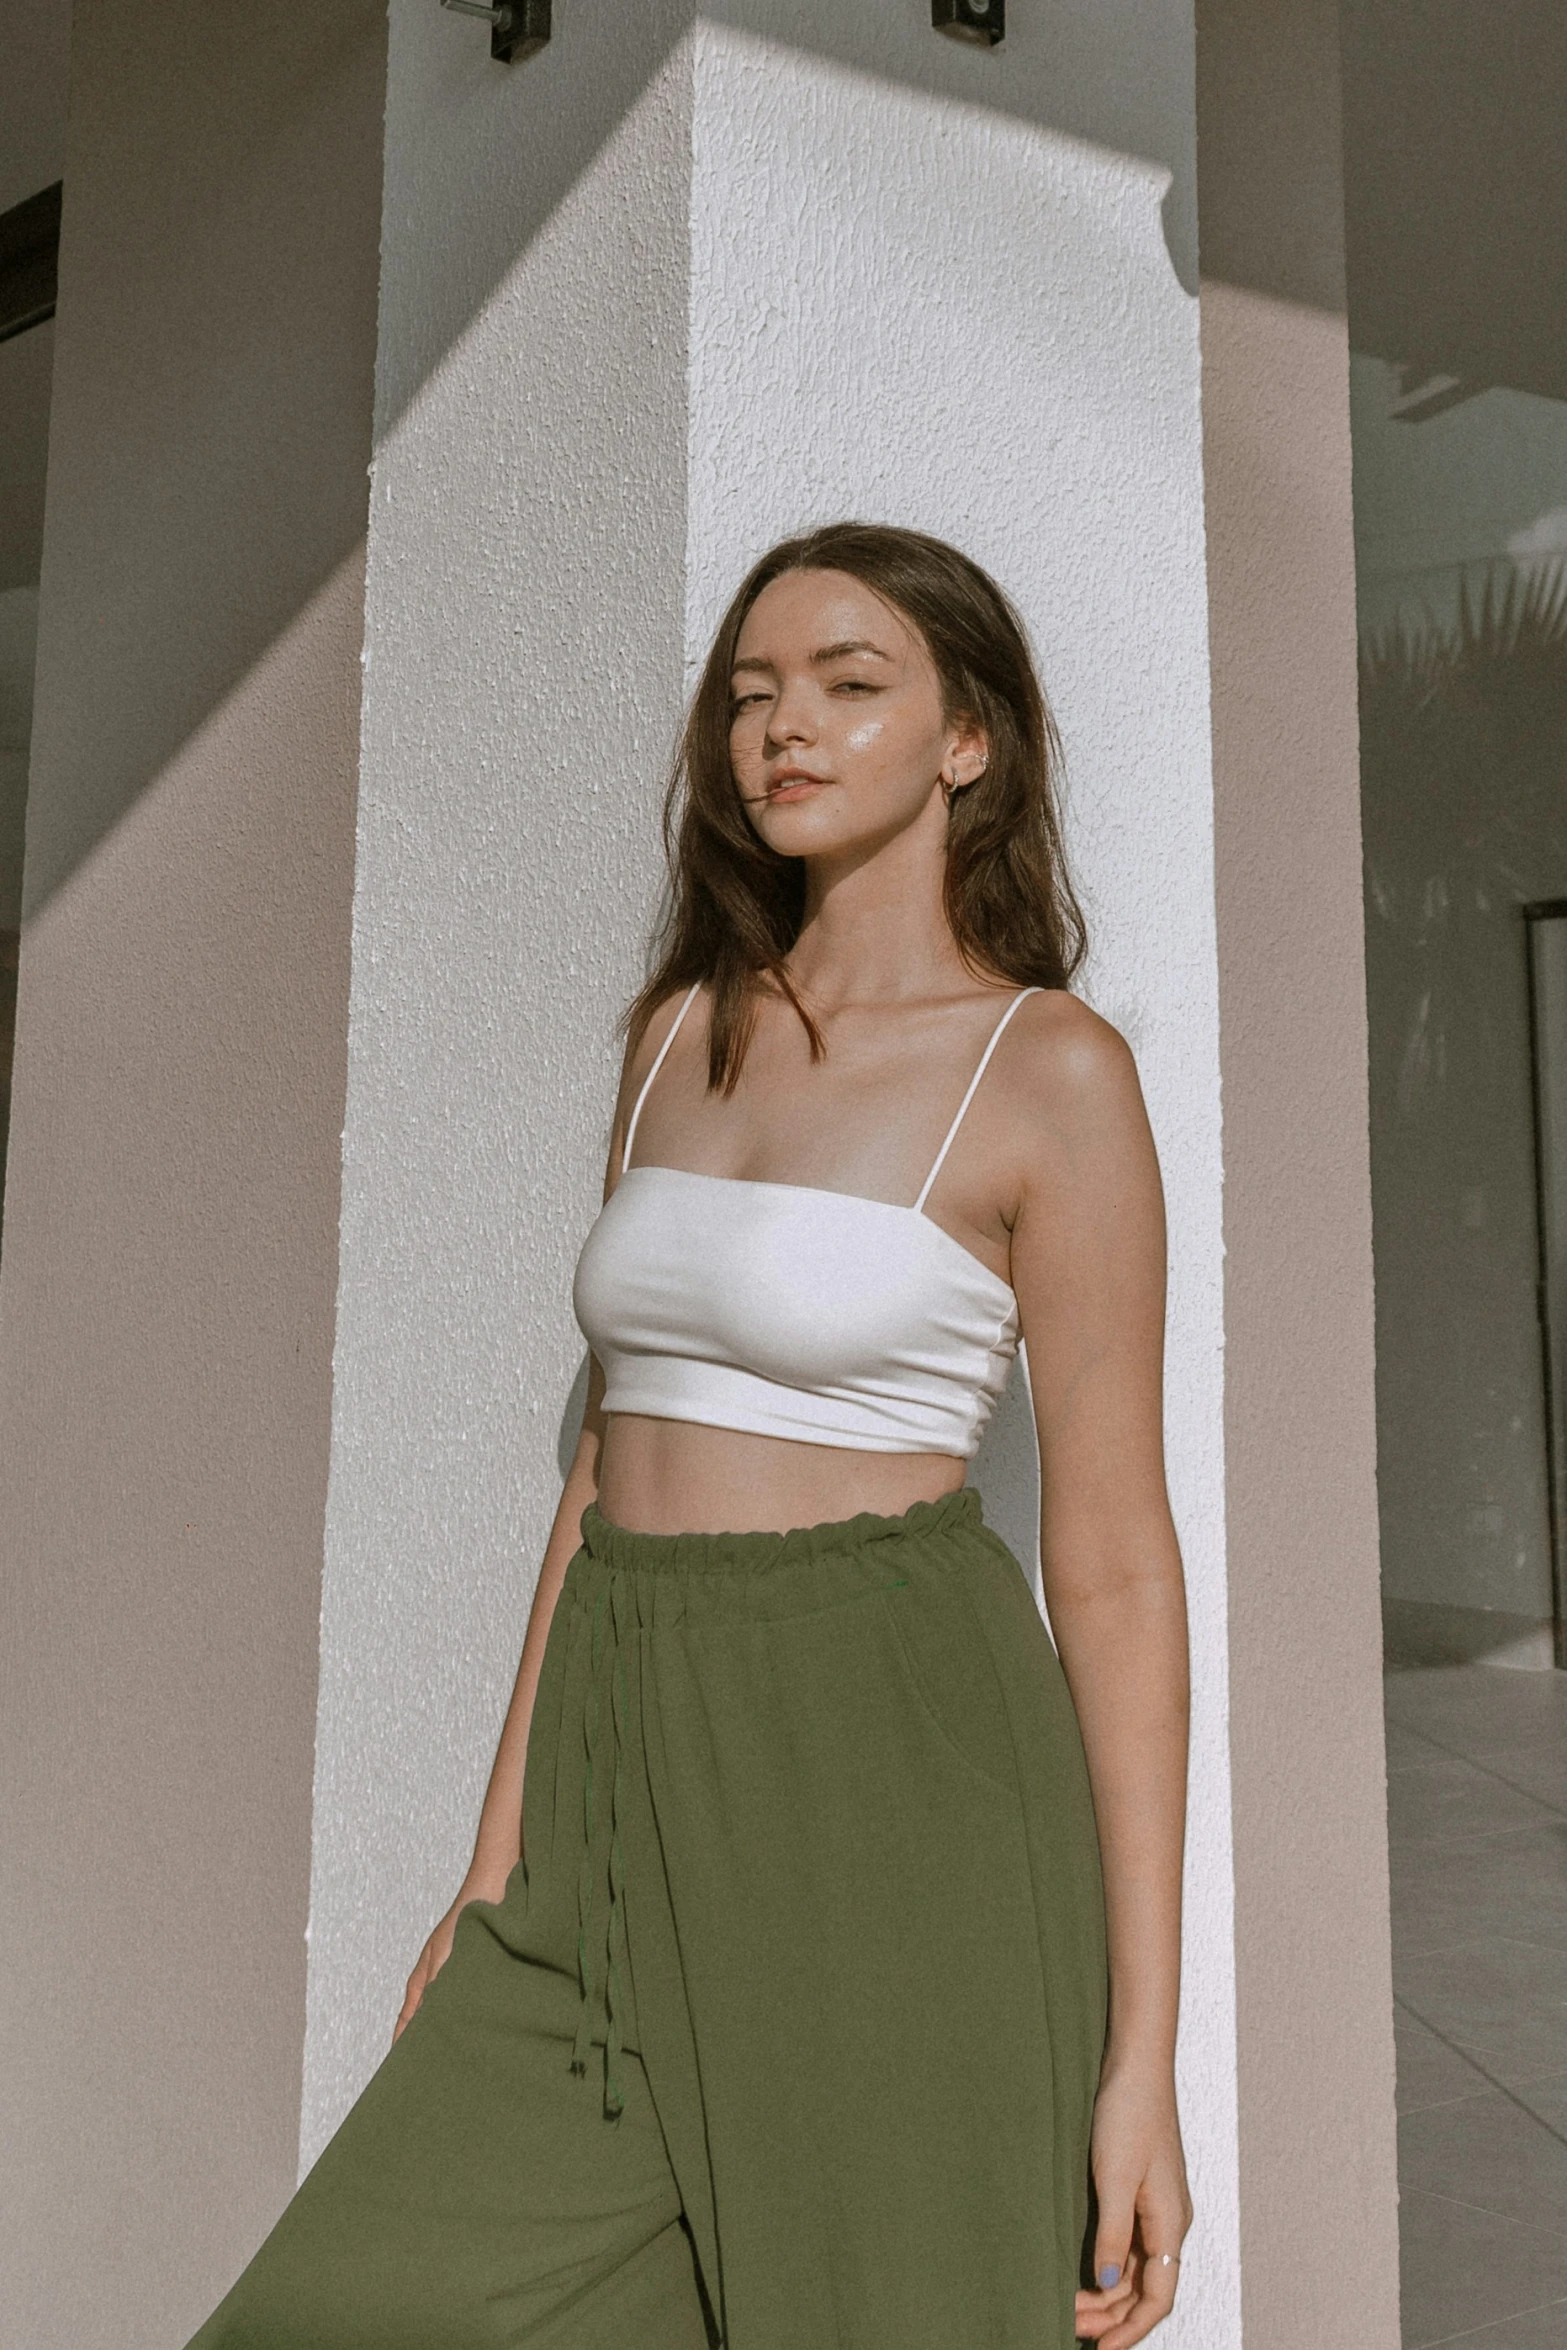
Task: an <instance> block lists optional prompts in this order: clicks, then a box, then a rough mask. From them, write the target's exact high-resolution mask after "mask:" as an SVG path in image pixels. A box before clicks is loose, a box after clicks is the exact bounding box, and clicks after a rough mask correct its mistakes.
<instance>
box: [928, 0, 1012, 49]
mask: <svg viewBox="0 0 1567 2350" xmlns="http://www.w3.org/2000/svg"><path fill="white" fill-rule="evenodd" d="M930 21H931V23H932V24H933V25H934V26H935V28H936V30H937V32H938V33H946V34H947V35H948V36H949V37H950V38H951V39H952V40H954V41H973V42H975V43H976V44H977V45H978V46H979V47H980V48H982V49H994V47H995V45H996V43H997V42H998V41H999V40H1000V39H1001V37H1002V35H1003V34H1004V33H1005V31H1006V29H1007V0H930Z"/></svg>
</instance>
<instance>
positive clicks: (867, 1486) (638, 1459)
mask: <svg viewBox="0 0 1567 2350" xmlns="http://www.w3.org/2000/svg"><path fill="white" fill-rule="evenodd" d="M964 1466H965V1464H964V1463H963V1462H962V1461H960V1460H956V1459H954V1458H953V1456H952V1455H951V1454H950V1453H944V1452H851V1451H849V1450H848V1449H847V1448H846V1447H844V1446H841V1445H832V1444H796V1443H795V1442H794V1441H793V1440H792V1439H789V1438H785V1437H780V1436H753V1435H749V1434H746V1433H744V1432H743V1431H741V1430H740V1429H737V1428H707V1427H701V1426H698V1425H697V1424H696V1423H695V1422H693V1421H689V1420H654V1419H648V1418H644V1417H642V1416H641V1415H639V1414H637V1413H632V1412H612V1413H610V1415H609V1417H608V1420H607V1422H606V1424H605V1433H604V1447H603V1453H602V1456H601V1459H600V1464H599V1481H598V1506H599V1508H600V1510H601V1511H602V1512H603V1514H604V1516H605V1517H606V1518H608V1519H609V1520H610V1521H611V1523H612V1524H614V1525H617V1526H625V1527H628V1528H629V1529H630V1530H631V1531H632V1532H633V1533H637V1534H740V1533H754V1532H767V1533H785V1532H787V1531H788V1529H789V1528H790V1527H792V1526H820V1525H825V1524H830V1523H832V1522H833V1521H834V1520H837V1519H842V1518H852V1517H856V1516H858V1514H859V1512H860V1511H861V1510H872V1511H874V1512H875V1514H876V1515H877V1516H878V1517H885V1518H896V1517H901V1516H902V1514H903V1512H904V1511H905V1510H907V1509H910V1508H912V1507H913V1505H914V1503H915V1502H917V1501H939V1500H940V1499H941V1497H942V1495H943V1494H946V1493H955V1492H956V1490H957V1488H958V1487H959V1486H960V1485H961V1484H962V1483H963V1477H964Z"/></svg>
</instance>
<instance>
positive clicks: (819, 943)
mask: <svg viewBox="0 0 1567 2350" xmlns="http://www.w3.org/2000/svg"><path fill="white" fill-rule="evenodd" d="M938 806H939V803H938ZM926 829H927V828H926V827H925V826H923V825H912V826H910V827H909V828H908V830H906V831H905V832H902V833H899V834H897V835H896V836H895V837H894V838H893V839H891V840H888V841H884V842H882V843H880V844H879V845H878V846H877V847H875V848H874V849H871V850H868V851H866V852H865V853H862V854H859V855H856V856H854V857H851V858H843V859H834V860H831V861H830V862H829V860H827V859H825V858H823V859H813V860H812V861H811V863H810V865H809V866H808V868H807V872H806V887H805V920H804V922H803V923H802V925H801V928H800V935H799V937H798V938H797V939H796V941H795V943H794V946H793V948H792V949H791V951H790V955H789V976H790V978H791V979H792V980H793V982H794V984H795V985H796V987H798V988H799V990H800V992H801V994H802V995H803V996H805V997H806V998H807V999H808V1000H809V1002H810V1003H811V1004H812V1005H813V1006H814V1007H816V1008H818V1009H820V1010H822V1011H825V1012H830V1011H832V1010H833V1009H835V1008H836V1007H838V1006H840V1005H842V1004H845V1003H850V1002H854V1003H867V1002H870V1003H875V1002H885V1001H896V1000H897V999H898V998H900V997H912V996H930V995H947V994H950V993H951V992H952V991H953V989H954V988H955V987H959V986H961V985H962V982H963V979H964V976H965V965H964V962H963V958H962V956H961V955H960V954H959V953H958V948H957V942H956V940H955V939H954V938H953V936H952V932H951V929H950V927H949V926H948V922H947V914H946V904H945V898H944V883H945V879H946V842H945V827H944V826H943V829H942V832H941V834H940V835H938V836H936V837H935V838H931V837H927V836H926Z"/></svg>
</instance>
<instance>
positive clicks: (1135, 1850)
mask: <svg viewBox="0 0 1567 2350" xmlns="http://www.w3.org/2000/svg"><path fill="white" fill-rule="evenodd" d="M1047 1001H1048V1002H1049V1006H1050V1009H1049V1011H1048V1013H1047V1014H1046V1017H1045V1019H1044V1020H1043V1021H1042V1022H1040V1023H1038V1024H1035V1025H1033V1026H1032V1028H1031V1033H1030V1036H1029V1039H1028V1045H1029V1050H1030V1051H1031V1052H1032V1053H1033V1054H1034V1056H1035V1069H1034V1072H1033V1080H1032V1082H1031V1083H1030V1085H1029V1092H1028V1105H1027V1111H1026V1118H1027V1128H1026V1131H1027V1138H1028V1139H1027V1144H1026V1149H1025V1156H1024V1164H1023V1168H1022V1172H1021V1177H1020V1189H1019V1200H1018V1209H1017V1215H1016V1220H1015V1223H1014V1227H1013V1233H1012V1273H1013V1283H1014V1286H1015V1288H1016V1291H1017V1296H1018V1306H1019V1313H1020V1317H1021V1322H1022V1330H1023V1336H1024V1339H1025V1341H1026V1343H1027V1347H1028V1368H1029V1378H1030V1383H1031V1385H1032V1388H1033V1397H1034V1416H1035V1421H1036V1424H1037V1427H1038V1430H1039V1455H1040V1492H1041V1509H1040V1557H1041V1562H1042V1569H1043V1579H1044V1591H1045V1604H1046V1606H1047V1608H1048V1609H1049V1612H1050V1624H1051V1629H1052V1631H1053V1633H1054V1635H1055V1642H1056V1647H1057V1649H1058V1651H1059V1653H1060V1657H1061V1663H1062V1666H1063V1668H1064V1670H1065V1673H1066V1678H1067V1682H1068V1685H1069V1687H1070V1689H1071V1692H1072V1698H1073V1703H1074V1704H1075V1706H1076V1709H1077V1716H1078V1720H1079V1722H1080V1724H1081V1726H1082V1733H1083V1744H1084V1748H1085V1750H1086V1753H1087V1757H1088V1771H1089V1778H1090V1781H1091V1784H1092V1787H1093V1796H1094V1811H1095V1816H1096V1819H1097V1822H1098V1828H1099V1843H1100V1850H1101V1853H1102V1855H1103V1861H1104V1879H1105V1912H1106V1923H1107V1926H1108V1930H1109V1952H1110V2022H1109V2032H1108V2036H1107V2041H1106V2048H1105V2058H1104V2065H1103V2069H1102V2072H1101V2076H1100V2086H1099V2094H1098V2099H1097V2101H1096V2104H1095V2108H1094V2125H1093V2147H1092V2163H1093V2177H1094V2188H1095V2194H1096V2197H1097V2201H1098V2206H1099V2215H1098V2227H1097V2233H1096V2236H1095V2242H1094V2256H1093V2266H1094V2274H1095V2276H1096V2277H1097V2278H1098V2280H1099V2288H1100V2289H1099V2290H1097V2291H1093V2292H1086V2293H1080V2294H1079V2296H1078V2305H1077V2331H1078V2334H1079V2336H1080V2337H1082V2338H1084V2339H1086V2340H1089V2341H1097V2342H1099V2343H1100V2344H1101V2350H1130V2346H1131V2345H1132V2344H1133V2343H1135V2342H1140V2341H1142V2340H1143V2338H1144V2336H1145V2335H1147V2334H1149V2333H1151V2332H1152V2330H1153V2328H1154V2327H1155V2326H1156V2325H1157V2324H1158V2323H1159V2321H1160V2319H1161V2318H1162V2317H1164V2316H1166V2315H1167V2314H1168V2312H1169V2309H1170V2306H1171V2303H1172V2301H1173V2300H1174V2296H1175V2282H1176V2277H1177V2274H1178V2270H1177V2267H1176V2265H1175V2263H1174V2261H1173V2260H1171V2261H1165V2260H1162V2259H1161V2257H1160V2256H1161V2255H1162V2254H1178V2253H1179V2252H1180V2248H1181V2242H1182V2239H1183V2238H1184V2236H1185V2234H1186V2231H1187V2228H1188V2227H1189V2226H1190V2224H1191V2203H1190V2200H1189V2197H1188V2194H1187V2186H1186V2169H1185V2162H1184V2158H1183V2155H1182V2151H1181V2134H1180V2125H1179V2122H1178V2119H1177V2116H1176V2106H1175V2026H1176V2011H1177V2004H1178V1998H1179V1986H1180V1925H1181V1856H1182V1846H1183V1839H1184V1829H1185V1807H1186V1739H1187V1664H1186V1605H1185V1591H1184V1587H1183V1583H1182V1577H1181V1559H1180V1552H1179V1549H1178V1547H1177V1544H1176V1538H1175V1528H1174V1525H1173V1523H1172V1521H1171V1517H1170V1505H1169V1500H1168V1496H1167V1494H1166V1491H1165V1479H1164V1448H1163V1423H1164V1404H1163V1388H1164V1288H1165V1238H1164V1203H1163V1196H1162V1192H1161V1188H1160V1183H1159V1169H1158V1163H1157V1160H1156V1158H1155V1155H1154V1146H1153V1137H1152V1135H1151V1133H1150V1131H1149V1126H1148V1119H1147V1114H1146V1112H1145V1110H1144V1108H1143V1099H1142V1092H1141V1088H1140V1087H1139V1085H1138V1081H1137V1071H1136V1068H1135V1066H1134V1064H1133V1061H1132V1056H1131V1053H1130V1051H1129V1050H1128V1048H1127V1046H1126V1044H1125V1043H1124V1042H1123V1040H1122V1039H1121V1037H1120V1036H1118V1035H1117V1033H1116V1031H1115V1030H1114V1029H1113V1028H1111V1027H1109V1026H1108V1024H1107V1023H1106V1022H1104V1021H1102V1020H1101V1019H1099V1018H1098V1016H1097V1014H1095V1013H1093V1012H1091V1011H1089V1010H1088V1008H1087V1006H1086V1005H1083V1004H1081V1003H1080V1002H1078V1001H1077V1000H1076V999H1075V998H1073V997H1062V996H1058V997H1055V998H1053V999H1047Z"/></svg>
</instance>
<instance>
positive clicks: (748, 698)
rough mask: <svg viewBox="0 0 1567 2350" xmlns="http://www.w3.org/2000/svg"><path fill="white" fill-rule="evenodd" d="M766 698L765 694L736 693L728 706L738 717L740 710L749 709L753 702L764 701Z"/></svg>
mask: <svg viewBox="0 0 1567 2350" xmlns="http://www.w3.org/2000/svg"><path fill="white" fill-rule="evenodd" d="M766 699H767V696H766V695H765V694H736V696H735V698H734V700H733V701H732V702H731V703H730V705H729V706H730V708H731V710H732V711H733V712H734V715H735V716H736V717H737V718H738V717H739V715H740V713H741V711H742V710H749V709H751V708H752V707H753V705H754V704H755V703H757V702H765V701H766Z"/></svg>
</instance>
